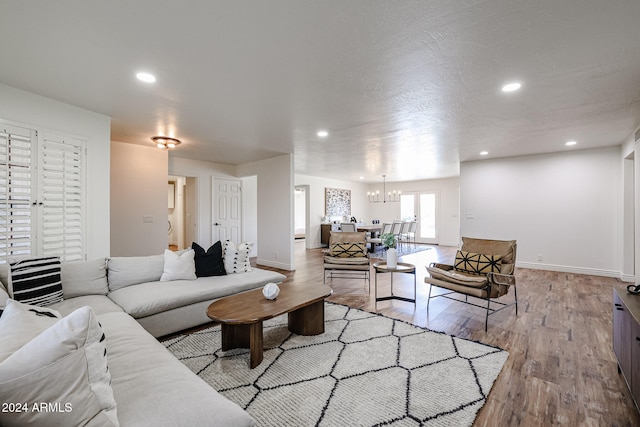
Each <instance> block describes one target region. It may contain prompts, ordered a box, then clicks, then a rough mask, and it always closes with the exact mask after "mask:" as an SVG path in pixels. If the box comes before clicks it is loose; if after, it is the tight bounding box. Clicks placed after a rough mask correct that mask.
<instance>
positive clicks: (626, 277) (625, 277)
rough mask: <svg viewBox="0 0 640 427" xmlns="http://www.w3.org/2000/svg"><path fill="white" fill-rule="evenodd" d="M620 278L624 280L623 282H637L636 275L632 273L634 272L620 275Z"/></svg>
mask: <svg viewBox="0 0 640 427" xmlns="http://www.w3.org/2000/svg"><path fill="white" fill-rule="evenodd" d="M620 280H622V281H623V282H630V283H635V281H636V277H635V276H634V275H632V274H623V275H622V276H621V277H620Z"/></svg>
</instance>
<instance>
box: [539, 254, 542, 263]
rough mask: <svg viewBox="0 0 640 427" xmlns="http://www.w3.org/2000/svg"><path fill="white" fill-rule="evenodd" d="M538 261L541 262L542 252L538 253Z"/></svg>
mask: <svg viewBox="0 0 640 427" xmlns="http://www.w3.org/2000/svg"><path fill="white" fill-rule="evenodd" d="M538 262H542V254H538Z"/></svg>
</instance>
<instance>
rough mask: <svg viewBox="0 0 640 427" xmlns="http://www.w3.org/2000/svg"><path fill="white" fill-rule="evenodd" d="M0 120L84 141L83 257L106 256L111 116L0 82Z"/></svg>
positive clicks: (108, 232)
mask: <svg viewBox="0 0 640 427" xmlns="http://www.w3.org/2000/svg"><path fill="white" fill-rule="evenodd" d="M0 119H1V120H8V121H10V122H13V123H15V124H20V125H23V126H27V127H36V128H41V129H48V130H52V131H57V132H61V133H66V134H70V135H74V136H77V137H79V138H82V139H86V140H87V191H86V194H87V212H86V214H87V215H86V218H87V239H86V245H87V258H88V259H95V258H100V257H105V256H108V255H109V254H110V247H109V245H110V231H109V146H110V135H111V130H110V126H111V119H110V118H109V117H108V116H105V115H102V114H98V113H94V112H92V111H88V110H84V109H82V108H78V107H74V106H72V105H69V104H65V103H62V102H59V101H54V100H53V99H49V98H45V97H42V96H39V95H35V94H32V93H29V92H25V91H21V90H18V89H15V88H12V87H10V86H6V85H1V84H0Z"/></svg>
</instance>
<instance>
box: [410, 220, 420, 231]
mask: <svg viewBox="0 0 640 427" xmlns="http://www.w3.org/2000/svg"><path fill="white" fill-rule="evenodd" d="M417 229H418V221H411V222H410V223H409V233H415V232H416V230H417Z"/></svg>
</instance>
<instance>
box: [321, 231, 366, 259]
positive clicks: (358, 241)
mask: <svg viewBox="0 0 640 427" xmlns="http://www.w3.org/2000/svg"><path fill="white" fill-rule="evenodd" d="M366 239H367V233H365V232H364V231H362V232H355V233H351V232H348V231H346V232H345V231H341V232H333V231H332V232H331V236H329V256H332V257H340V258H362V257H364V258H366V257H367V243H366Z"/></svg>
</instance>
